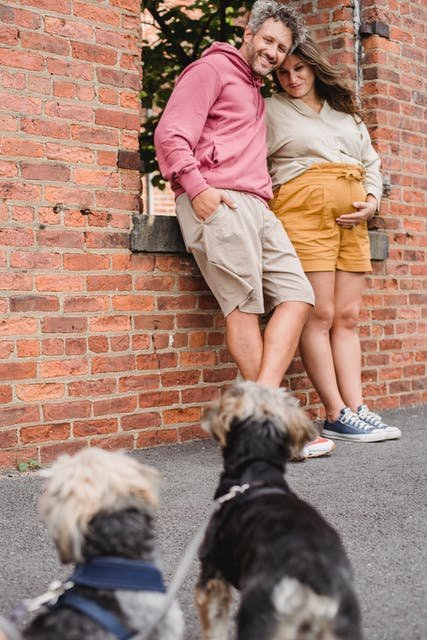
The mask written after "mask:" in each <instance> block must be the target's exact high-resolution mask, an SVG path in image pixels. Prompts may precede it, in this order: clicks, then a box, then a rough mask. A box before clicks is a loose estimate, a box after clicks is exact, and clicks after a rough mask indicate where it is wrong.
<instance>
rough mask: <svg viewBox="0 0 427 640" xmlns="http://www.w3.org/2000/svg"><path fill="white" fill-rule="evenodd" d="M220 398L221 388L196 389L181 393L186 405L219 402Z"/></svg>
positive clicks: (185, 390) (184, 390)
mask: <svg viewBox="0 0 427 640" xmlns="http://www.w3.org/2000/svg"><path fill="white" fill-rule="evenodd" d="M219 397H220V389H219V387H194V388H190V389H183V390H182V391H181V398H182V402H183V403H184V404H192V403H195V402H197V403H199V404H200V403H205V402H212V401H214V400H218V399H219Z"/></svg>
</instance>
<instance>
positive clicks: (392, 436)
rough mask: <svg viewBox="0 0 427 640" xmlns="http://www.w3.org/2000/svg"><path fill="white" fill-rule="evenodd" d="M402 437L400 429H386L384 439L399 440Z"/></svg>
mask: <svg viewBox="0 0 427 640" xmlns="http://www.w3.org/2000/svg"><path fill="white" fill-rule="evenodd" d="M401 437H402V433H401V432H400V430H399V429H397V430H396V431H394V430H393V431H389V432H387V429H385V430H384V440H399V438H401Z"/></svg>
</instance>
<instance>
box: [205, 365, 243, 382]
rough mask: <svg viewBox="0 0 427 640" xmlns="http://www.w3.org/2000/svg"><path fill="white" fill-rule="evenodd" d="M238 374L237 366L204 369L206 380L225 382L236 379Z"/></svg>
mask: <svg viewBox="0 0 427 640" xmlns="http://www.w3.org/2000/svg"><path fill="white" fill-rule="evenodd" d="M236 376H237V367H231V368H221V369H206V370H205V371H203V381H204V382H225V381H228V380H230V381H231V380H235V378H236Z"/></svg>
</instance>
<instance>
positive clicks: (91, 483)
mask: <svg viewBox="0 0 427 640" xmlns="http://www.w3.org/2000/svg"><path fill="white" fill-rule="evenodd" d="M41 474H42V475H44V476H45V477H47V485H46V487H45V491H44V493H43V494H42V496H41V500H40V507H41V512H42V515H43V517H44V520H45V522H46V524H47V527H48V531H49V534H50V536H51V538H52V540H53V541H54V543H55V545H56V548H57V551H58V554H59V557H60V559H61V561H62V562H64V563H69V562H72V563H74V564H75V565H76V567H75V569H74V572H73V574H72V575H71V576H70V578H69V580H68V581H67V582H66V583H65V584H64V585H62V587H61V588H60V589H58V593H59V594H61V592H62V591H64V593H63V594H62V595H60V597H59V599H57V598H56V596H55V597H53V598H52V600H51V601H50V602H49V599H50V597H49V593H52V595H53V596H54V594H55V589H53V590H52V592H48V593H47V594H46V596H47V597H46V600H47V602H46V606H45V607H44V608H43V610H42V611H41V612H39V613H38V615H37V616H36V617H35V618H34V620H33V621H32V622H31V623H30V624H29V625H28V626H27V628H26V629H24V631H23V634H22V635H23V637H24V638H25V639H26V640H117V638H119V639H122V640H126V639H127V638H129V639H130V638H139V637H140V636H139V633H141V637H142V636H143V635H144V630H147V632H148V629H150V628H151V627H152V626H153V624H154V622H155V621H156V619H157V617H158V616H159V612H161V611H162V607H163V603H164V601H165V589H164V586H163V581H162V576H161V573H160V569H159V554H158V551H157V547H156V542H155V536H154V527H153V515H154V510H155V509H156V507H157V502H158V486H159V479H160V476H159V474H158V472H157V471H156V470H155V469H153V468H152V467H149V466H147V465H143V464H140V463H139V462H138V461H137V460H135V459H134V458H131V457H130V456H127V455H125V454H124V453H119V452H116V453H113V452H108V451H105V450H103V449H97V448H91V449H84V450H82V451H80V452H79V453H77V454H76V455H74V456H61V457H60V458H58V460H57V461H56V462H55V463H54V464H53V465H52V467H50V468H49V469H46V471H42V472H41ZM38 600H40V599H37V598H36V599H35V600H34V601H33V602H37V601H38ZM41 601H43V596H42V598H41ZM182 637H183V617H182V613H181V610H180V608H179V607H178V604H177V603H176V602H173V603H172V605H171V607H170V608H169V609H168V611H167V613H166V614H165V616H164V618H163V620H162V621H161V622H160V623H159V625H158V626H157V627H156V628H155V629H154V630H153V632H152V633H150V635H149V638H150V640H180V639H181V638H182Z"/></svg>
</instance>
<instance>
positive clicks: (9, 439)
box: [0, 429, 18, 449]
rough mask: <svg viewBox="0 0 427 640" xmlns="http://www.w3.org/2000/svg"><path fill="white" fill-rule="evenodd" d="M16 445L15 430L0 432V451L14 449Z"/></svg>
mask: <svg viewBox="0 0 427 640" xmlns="http://www.w3.org/2000/svg"><path fill="white" fill-rule="evenodd" d="M17 444H18V437H17V432H16V429H7V431H0V449H6V448H8V447H15V446H16V445H17Z"/></svg>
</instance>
